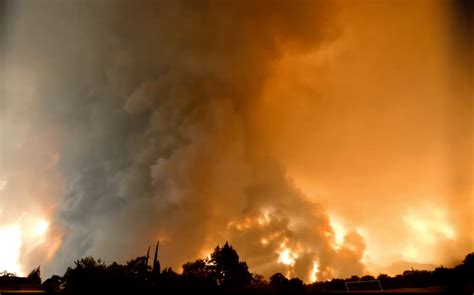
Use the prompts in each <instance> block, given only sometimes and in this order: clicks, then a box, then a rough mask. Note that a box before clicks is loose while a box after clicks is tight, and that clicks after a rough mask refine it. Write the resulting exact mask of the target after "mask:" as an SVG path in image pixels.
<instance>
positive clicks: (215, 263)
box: [0, 243, 474, 294]
mask: <svg viewBox="0 0 474 295" xmlns="http://www.w3.org/2000/svg"><path fill="white" fill-rule="evenodd" d="M157 250H158V249H157ZM347 292H349V293H357V294H361V293H370V294H401V293H424V294H429V293H431V294H439V293H450V294H473V292H474V253H470V254H468V255H467V256H466V257H465V259H464V260H463V262H462V263H461V264H460V265H457V266H455V267H453V268H446V267H442V266H441V267H438V268H436V269H435V270H434V271H427V270H413V269H412V270H407V271H405V272H403V273H402V274H399V275H396V276H394V277H391V276H388V275H386V274H380V275H379V276H377V277H373V276H363V277H358V276H352V277H350V278H346V279H332V280H330V281H319V282H314V283H311V284H304V283H303V281H302V280H300V279H299V278H290V279H289V278H286V277H285V276H284V275H283V274H281V273H276V274H274V275H272V276H271V277H270V278H269V280H268V281H267V280H265V279H264V278H263V276H261V275H259V274H255V273H250V272H249V270H248V266H247V263H246V262H243V261H240V259H239V256H238V254H237V252H236V251H235V249H234V248H233V247H232V246H230V245H229V244H228V243H226V244H225V245H224V246H222V247H220V246H217V247H216V248H215V249H214V252H213V253H212V254H211V256H210V258H209V259H198V260H196V261H194V262H188V263H185V264H184V265H183V272H182V273H177V272H175V271H174V270H173V269H171V268H165V269H163V270H162V269H161V266H160V263H159V260H158V259H157V251H156V252H155V257H154V260H153V263H151V265H150V263H149V253H147V255H146V256H141V257H137V258H135V259H132V260H130V261H128V262H127V263H126V264H124V265H122V264H118V263H115V262H114V263H112V264H110V265H106V264H105V263H104V262H103V261H101V260H100V259H98V260H96V259H94V258H92V257H85V258H82V259H80V260H77V261H75V262H74V266H72V267H69V268H68V269H67V270H66V272H65V273H64V275H63V276H58V275H54V276H52V277H50V278H48V279H47V280H45V281H42V280H41V275H40V268H39V267H38V268H36V269H34V270H33V271H32V272H31V273H30V274H29V275H28V276H27V277H25V278H19V277H16V276H14V275H12V274H9V273H4V274H3V276H0V293H1V294H17V293H21V294H38V293H46V294H93V293H94V294H97V293H104V294H115V293H117V294H140V293H143V294H180V293H184V294H192V293H195V294H280V293H291V294H340V293H347Z"/></svg>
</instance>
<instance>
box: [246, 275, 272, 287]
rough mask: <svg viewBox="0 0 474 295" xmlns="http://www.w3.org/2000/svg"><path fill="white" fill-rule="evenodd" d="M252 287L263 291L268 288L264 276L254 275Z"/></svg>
mask: <svg viewBox="0 0 474 295" xmlns="http://www.w3.org/2000/svg"><path fill="white" fill-rule="evenodd" d="M250 285H251V286H252V287H253V288H256V289H263V288H267V287H268V283H267V281H265V278H264V277H263V276H262V275H259V274H252V281H251V283H250Z"/></svg>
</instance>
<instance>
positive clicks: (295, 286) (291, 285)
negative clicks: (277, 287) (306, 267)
mask: <svg viewBox="0 0 474 295" xmlns="http://www.w3.org/2000/svg"><path fill="white" fill-rule="evenodd" d="M288 290H289V291H293V292H302V291H303V290H304V283H303V281H302V280H300V279H299V278H292V279H290V280H289V281H288Z"/></svg>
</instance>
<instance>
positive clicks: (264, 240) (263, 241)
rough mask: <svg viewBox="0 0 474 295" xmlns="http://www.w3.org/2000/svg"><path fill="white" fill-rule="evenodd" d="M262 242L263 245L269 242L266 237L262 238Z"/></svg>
mask: <svg viewBox="0 0 474 295" xmlns="http://www.w3.org/2000/svg"><path fill="white" fill-rule="evenodd" d="M260 243H262V245H267V244H268V240H267V239H265V238H262V239H261V240H260Z"/></svg>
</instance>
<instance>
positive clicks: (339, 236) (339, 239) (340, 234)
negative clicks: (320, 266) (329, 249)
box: [330, 216, 346, 250]
mask: <svg viewBox="0 0 474 295" xmlns="http://www.w3.org/2000/svg"><path fill="white" fill-rule="evenodd" d="M330 224H331V227H332V229H333V231H334V249H336V250H337V249H340V248H341V246H342V244H344V236H345V235H346V230H345V229H344V227H343V226H342V224H341V223H340V222H339V220H338V219H337V218H335V217H334V216H331V218H330Z"/></svg>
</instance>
